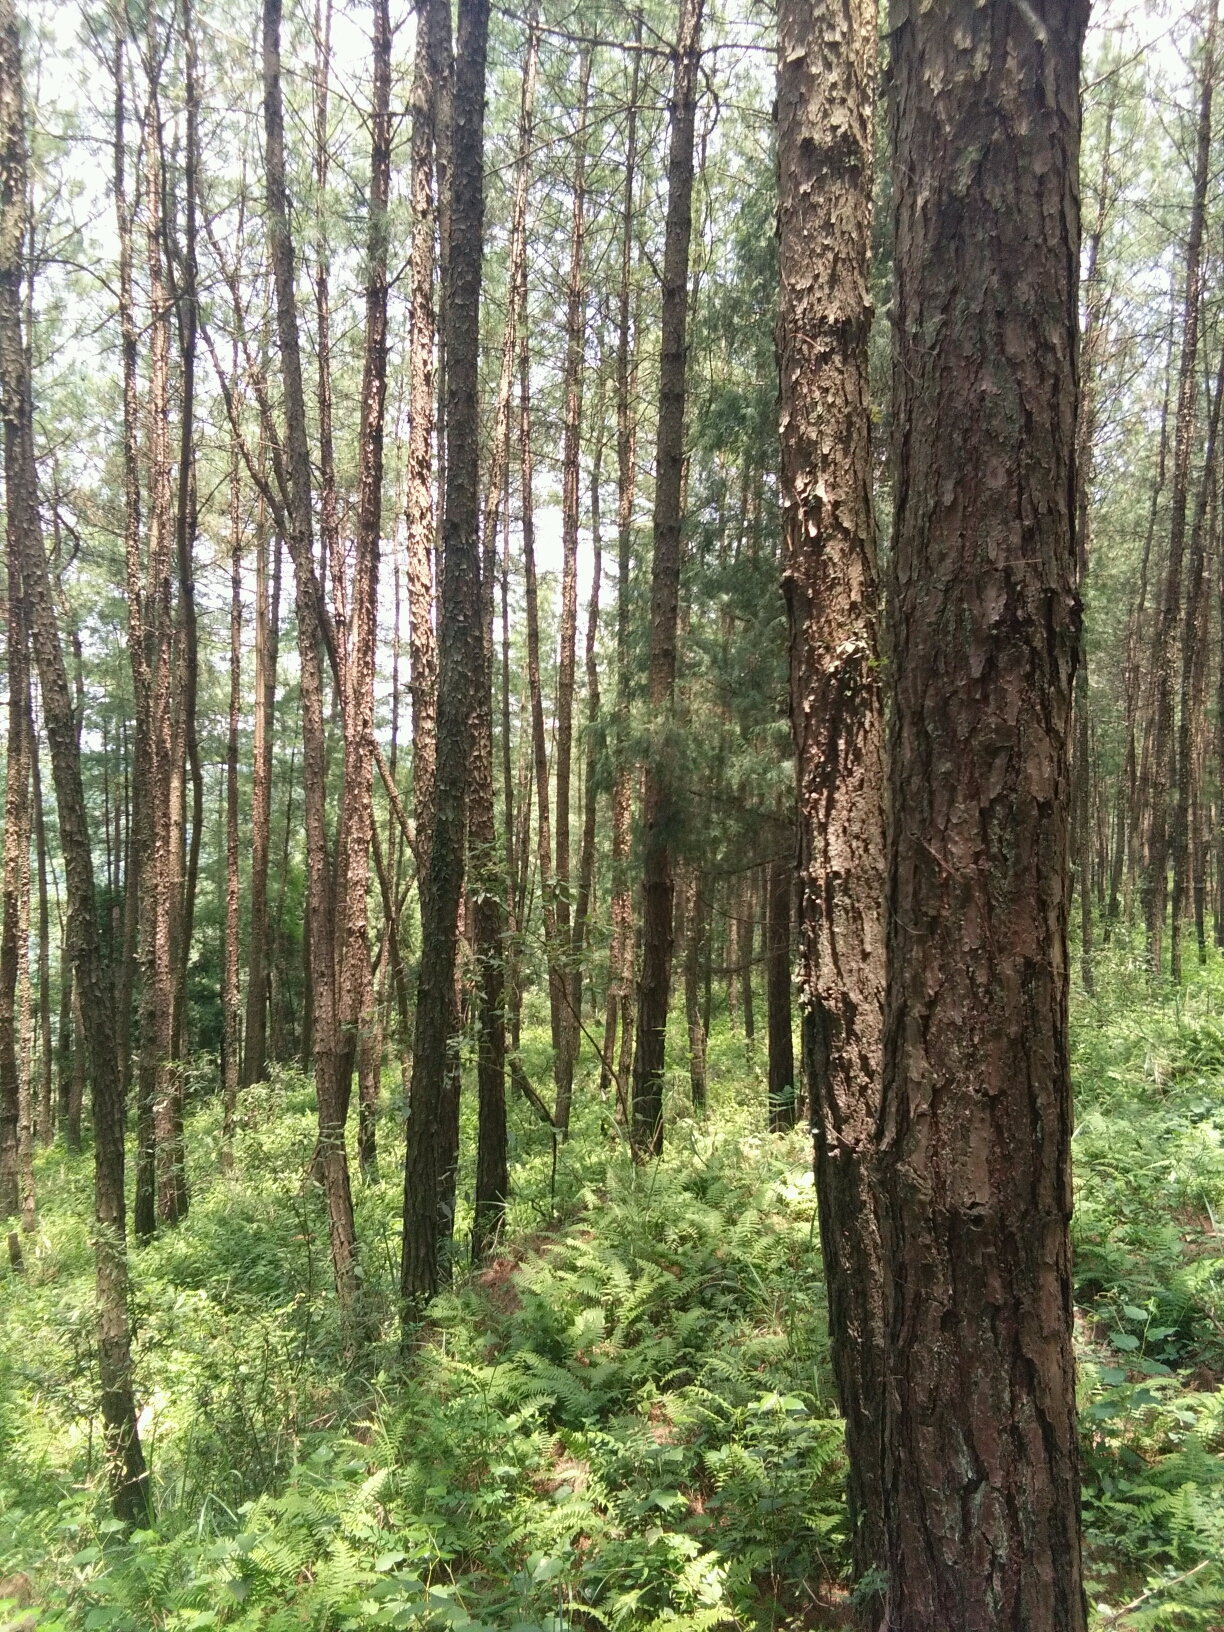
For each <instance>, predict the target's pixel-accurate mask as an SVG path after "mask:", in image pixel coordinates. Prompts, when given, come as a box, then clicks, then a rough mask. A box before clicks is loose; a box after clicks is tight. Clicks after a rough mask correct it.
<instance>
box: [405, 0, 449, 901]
mask: <svg viewBox="0 0 1224 1632" xmlns="http://www.w3.org/2000/svg"><path fill="white" fill-rule="evenodd" d="M437 10H438V5H437V3H436V0H430V3H428V4H426V5H425V6H424V8H423V11H422V13H421V15H420V19H419V26H418V28H417V37H416V55H415V59H414V63H413V75H412V158H411V180H410V195H411V206H412V251H411V267H412V315H411V321H410V326H409V331H408V416H409V424H408V473H407V488H406V490H407V534H408V537H407V563H406V565H407V580H408V651H409V664H410V672H411V679H412V795H413V814H414V816H415V818H416V832H417V846H418V852H419V858H420V859H419V864H418V879H417V886H418V889H419V890H420V892H421V894H422V896H423V895H424V891H425V887H426V881H427V878H428V874H429V852H430V847H431V845H432V842H433V798H434V794H433V789H434V768H435V764H436V761H437V718H438V653H437V643H436V640H435V635H434V626H433V599H434V593H433V590H434V586H433V571H432V568H431V565H430V561H431V556H432V553H433V537H434V512H433V433H434V401H435V381H434V340H435V337H436V328H437V321H436V317H435V312H434V238H435V234H436V231H437V226H438V211H437V208H436V205H435V201H434V170H435V163H434V150H435V146H436V143H437V114H438V108H437V99H438V85H439V81H440V80H441V79H442V77H443V76H444V75H445V74H446V73H447V72H448V71H449V65H448V64H447V63H446V62H445V61H443V60H439V59H440V57H441V56H442V52H441V50H440V47H439V37H440V30H439V26H438V20H437V19H436V18H435V12H436V11H437ZM446 32H447V33H448V34H449V25H447V30H446Z"/></svg>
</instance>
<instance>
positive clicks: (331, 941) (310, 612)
mask: <svg viewBox="0 0 1224 1632" xmlns="http://www.w3.org/2000/svg"><path fill="white" fill-rule="evenodd" d="M280 25H281V3H280V0H264V8H263V76H264V132H265V138H266V159H265V169H266V181H267V220H268V238H269V251H270V259H271V263H272V272H273V279H274V283H275V289H276V318H277V336H278V340H279V343H280V360H281V372H282V378H283V382H284V401H285V447H286V453H287V472H286V474H287V478H288V488H289V506H288V523H289V526H288V535H289V536H288V538H287V540H286V542H287V543H288V546H289V554H290V557H291V558H292V561H293V568H294V580H295V585H296V599H297V623H298V659H299V667H300V689H301V706H302V788H303V794H304V802H305V818H306V865H307V903H308V904H307V920H308V921H307V926H306V928H307V936H308V938H307V941H306V946H307V947H308V948H309V951H308V954H307V955H308V956H309V958H310V999H311V1027H312V1030H313V1038H312V1043H313V1048H312V1057H313V1062H314V1078H315V1093H316V1097H317V1099H318V1110H319V1151H320V1165H321V1168H322V1176H323V1183H324V1189H325V1191H326V1194H327V1211H328V1229H329V1234H330V1240H331V1259H332V1273H333V1275H334V1278H335V1283H336V1295H337V1298H338V1300H339V1303H340V1307H341V1309H342V1311H343V1312H344V1315H345V1319H346V1322H348V1325H349V1340H350V1341H353V1340H355V1339H356V1337H357V1336H358V1331H357V1326H356V1325H355V1324H354V1320H355V1309H354V1306H355V1303H356V1300H357V1292H358V1286H359V1279H360V1278H359V1273H358V1263H357V1235H356V1228H355V1225H354V1221H353V1198H352V1189H351V1186H350V1183H349V1172H348V1157H347V1155H346V1152H345V1146H344V1111H345V1110H346V1108H347V1100H346V1096H345V1095H344V1094H343V1093H342V1091H341V1084H340V1082H339V1079H338V1074H337V1064H338V1061H337V1043H338V1037H337V1002H336V998H337V994H336V985H335V974H336V969H335V959H334V956H333V953H332V949H333V947H334V946H335V944H336V942H335V935H334V932H333V922H334V920H333V902H332V893H331V868H330V863H329V857H328V841H327V756H326V740H325V732H324V724H323V676H322V667H321V662H320V647H321V645H322V643H323V639H324V637H325V634H326V615H325V612H324V608H323V604H322V598H321V594H320V589H319V583H318V579H317V577H316V574H315V567H314V550H313V545H312V542H311V471H310V450H309V445H308V442H307V438H306V405H305V395H304V393H303V389H302V361H301V352H300V349H299V343H298V325H297V299H296V294H295V290H294V266H293V260H294V257H293V240H292V237H291V236H290V230H289V216H288V202H287V194H286V184H285V146H284V143H285V132H284V108H283V103H282V98H281V86H280V74H281V66H280Z"/></svg>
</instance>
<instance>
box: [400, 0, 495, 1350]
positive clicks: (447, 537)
mask: <svg viewBox="0 0 1224 1632" xmlns="http://www.w3.org/2000/svg"><path fill="white" fill-rule="evenodd" d="M433 5H435V6H436V5H438V0H433ZM439 9H440V7H439ZM488 28H489V5H488V0H460V6H459V20H458V38H457V41H456V51H455V59H454V60H455V94H454V124H453V136H452V150H451V177H450V184H451V193H450V200H449V204H450V212H449V213H450V228H449V231H450V243H449V256H448V264H447V268H446V291H445V305H444V323H445V352H446V488H445V503H444V509H443V524H442V536H443V560H442V574H441V578H442V587H441V597H440V606H439V629H438V658H439V675H438V761H437V775H436V781H435V786H434V794H435V802H434V829H433V844H432V848H431V851H430V860H429V877H428V882H427V884H426V887H425V890H424V894H423V897H422V911H421V974H420V981H419V986H418V992H417V1024H416V1038H415V1045H414V1050H413V1069H412V1114H411V1116H410V1117H409V1120H408V1148H407V1160H406V1163H405V1168H404V1242H403V1260H402V1265H401V1283H400V1284H401V1295H402V1298H403V1308H404V1317H405V1320H406V1321H407V1320H411V1319H412V1318H413V1317H414V1316H415V1315H418V1314H419V1313H420V1310H421V1308H422V1305H423V1304H424V1302H425V1300H426V1299H427V1298H429V1297H431V1296H432V1295H433V1293H434V1292H435V1291H436V1290H437V1287H438V1283H439V1276H440V1272H441V1268H442V1265H441V1262H440V1258H441V1253H440V1250H439V1249H440V1247H442V1246H443V1245H444V1239H443V1238H444V1225H441V1226H440V1221H439V1214H438V1202H439V1195H440V1192H441V1191H442V1190H444V1189H445V1186H446V1184H447V1182H448V1179H449V1174H448V1172H447V1168H448V1165H449V1163H450V1153H449V1150H448V1149H446V1148H445V1146H444V1145H443V1140H444V1138H445V1137H446V1130H445V1128H444V1127H443V1111H444V1107H443V1091H444V1085H445V1081H446V1076H447V1069H448V1056H449V1054H450V1039H451V1036H452V1034H453V1033H452V1017H453V1004H454V997H453V992H454V976H455V953H456V941H457V926H458V916H459V902H460V897H461V895H462V892H463V859H464V824H465V817H466V791H467V789H466V784H467V774H468V762H469V759H470V756H471V739H472V722H471V711H470V702H469V700H470V698H471V696H472V692H473V687H474V684H475V682H476V679H477V676H478V675H479V673H480V669H481V649H480V597H479V585H480V557H479V530H480V495H479V476H480V470H479V458H480V447H479V401H478V371H479V357H480V329H479V318H480V280H481V261H482V254H483V232H484V92H485V57H486V51H487V45H488Z"/></svg>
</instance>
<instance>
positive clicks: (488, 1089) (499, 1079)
mask: <svg viewBox="0 0 1224 1632" xmlns="http://www.w3.org/2000/svg"><path fill="white" fill-rule="evenodd" d="M539 44H540V33H539V27H538V22H537V17H536V11H535V8H534V7H533V9H532V11H531V12H530V14H529V16H528V20H527V62H526V66H525V68H524V72H523V91H522V102H521V107H520V113H519V146H518V157H517V160H516V164H515V180H514V199H513V204H512V208H511V221H510V264H509V267H508V270H507V277H506V286H507V289H508V291H509V299H508V301H507V305H506V324H505V331H504V333H503V335H502V352H501V368H500V371H499V374H498V382H497V400H496V405H495V408H494V415H493V434H492V438H491V443H490V460H489V476H488V489H487V494H486V499H485V513H484V527H483V534H482V538H483V556H482V564H481V576H480V668H479V673H478V678H477V682H476V694H475V701H474V704H473V744H472V773H471V788H470V794H469V798H470V813H469V822H468V846H469V852H470V857H471V866H472V872H473V877H474V879H475V881H476V899H475V909H474V918H475V928H476V957H477V983H478V1011H479V1014H478V1023H477V1024H478V1037H479V1044H478V1047H479V1052H478V1056H477V1071H476V1074H477V1082H478V1088H479V1113H478V1115H479V1123H478V1134H477V1149H476V1195H475V1206H474V1214H473V1220H472V1262H473V1263H479V1262H480V1261H481V1260H482V1259H483V1258H485V1257H486V1256H487V1255H488V1253H489V1250H490V1248H491V1247H492V1246H493V1245H494V1243H495V1242H496V1240H497V1237H498V1235H499V1234H500V1231H501V1226H502V1220H503V1218H504V1216H505V1210H506V1200H507V1197H508V1195H509V1191H510V1177H509V1163H508V1153H507V1145H506V1068H505V1066H506V1022H505V986H506V980H505V962H506V957H507V950H506V942H505V914H504V912H503V908H502V902H501V889H502V888H503V887H504V889H505V890H506V892H507V894H508V895H509V896H512V895H513V890H514V874H513V868H512V867H511V868H509V869H508V870H507V872H506V875H505V879H504V886H503V881H502V879H501V878H500V877H499V867H498V858H497V850H496V846H497V831H496V825H495V822H494V816H493V585H494V579H495V576H496V572H497V517H498V513H499V511H500V510H501V508H502V495H503V490H504V487H505V483H506V480H507V477H508V472H509V464H510V398H511V394H512V392H513V387H514V359H515V336H516V329H517V313H518V298H519V291H520V289H521V287H522V286H523V284H524V282H525V278H526V254H527V187H528V181H529V178H530V151H531V124H532V114H533V110H534V106H535V87H536V68H537V64H538V60H539ZM507 532H508V518H507ZM508 547H509V539H508V537H507V548H508ZM507 820H509V817H508V818H507Z"/></svg>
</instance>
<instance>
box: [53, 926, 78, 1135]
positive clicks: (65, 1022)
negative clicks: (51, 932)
mask: <svg viewBox="0 0 1224 1632" xmlns="http://www.w3.org/2000/svg"><path fill="white" fill-rule="evenodd" d="M72 1056H73V1047H72V956H71V954H70V952H69V950H68V945H67V941H66V939H65V936H64V927H63V920H62V917H61V922H60V1007H59V1025H58V1027H57V1028H56V1037H55V1064H56V1083H57V1090H58V1101H59V1103H58V1106H57V1121H58V1122H59V1128H60V1132H61V1134H62V1135H63V1139H64V1145H65V1147H66V1148H67V1149H68V1150H69V1151H71V1152H72V1153H73V1154H74V1155H79V1154H80V1149H81V1144H80V1129H79V1128H78V1129H77V1140H76V1143H75V1144H74V1143H73V1142H72V1139H71V1138H70V1134H71V1132H72V1128H71V1125H70V1122H71V1119H70V1116H69V1110H70V1107H71V1105H72V1066H73V1058H72Z"/></svg>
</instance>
